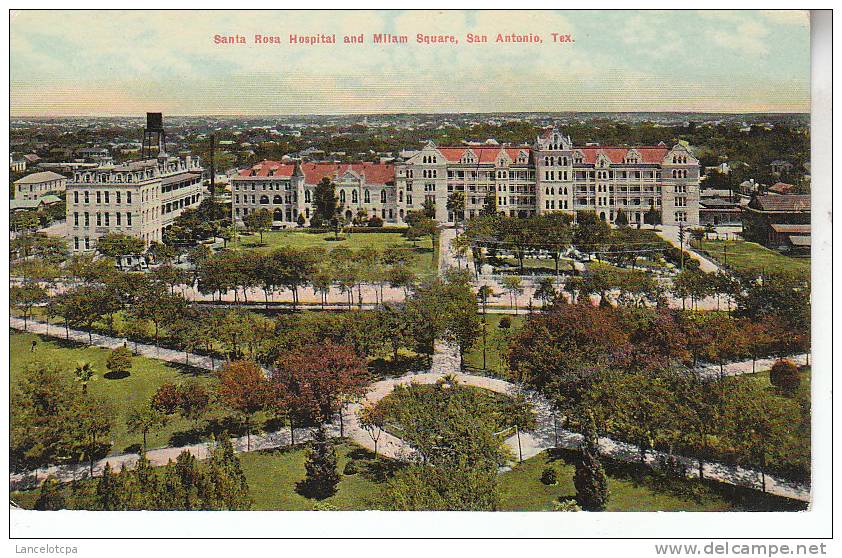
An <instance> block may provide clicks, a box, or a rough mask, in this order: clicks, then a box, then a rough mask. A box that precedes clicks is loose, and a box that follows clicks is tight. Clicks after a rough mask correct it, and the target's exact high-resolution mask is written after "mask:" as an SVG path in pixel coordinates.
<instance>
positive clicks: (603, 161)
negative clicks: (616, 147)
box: [594, 151, 611, 169]
mask: <svg viewBox="0 0 842 558" xmlns="http://www.w3.org/2000/svg"><path fill="white" fill-rule="evenodd" d="M594 166H595V167H596V168H598V169H607V168H608V167H610V166H611V159H609V158H608V156H607V155H606V154H605V153H604V152H602V151H600V152H599V154H598V155H597V156H596V162H595V163H594Z"/></svg>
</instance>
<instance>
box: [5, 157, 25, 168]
mask: <svg viewBox="0 0 842 558" xmlns="http://www.w3.org/2000/svg"><path fill="white" fill-rule="evenodd" d="M25 170H26V159H18V158H16V157H13V156H12V155H9V172H23V171H25Z"/></svg>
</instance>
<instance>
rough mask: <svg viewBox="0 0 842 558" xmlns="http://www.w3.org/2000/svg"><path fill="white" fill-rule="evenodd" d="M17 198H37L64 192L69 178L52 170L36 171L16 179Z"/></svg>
mask: <svg viewBox="0 0 842 558" xmlns="http://www.w3.org/2000/svg"><path fill="white" fill-rule="evenodd" d="M14 185H15V199H20V200H37V199H38V198H40V197H41V196H45V195H47V194H56V193H59V192H64V191H65V190H66V189H67V179H66V178H65V177H64V176H62V175H60V174H58V173H55V172H52V171H43V172H34V173H32V174H28V175H26V176H24V177H23V178H19V179H18V180H15V182H14Z"/></svg>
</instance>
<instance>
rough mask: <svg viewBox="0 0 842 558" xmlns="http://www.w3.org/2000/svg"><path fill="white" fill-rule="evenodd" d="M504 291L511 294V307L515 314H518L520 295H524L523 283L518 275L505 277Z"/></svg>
mask: <svg viewBox="0 0 842 558" xmlns="http://www.w3.org/2000/svg"><path fill="white" fill-rule="evenodd" d="M502 283H503V289H505V291H506V292H508V293H509V300H510V301H511V303H512V304H511V306H512V308H514V310H515V314H517V308H518V306H517V300H516V299H517V297H518V295H522V294H523V281H522V280H521V278H520V277H518V276H517V275H506V276H505V277H503V281H502Z"/></svg>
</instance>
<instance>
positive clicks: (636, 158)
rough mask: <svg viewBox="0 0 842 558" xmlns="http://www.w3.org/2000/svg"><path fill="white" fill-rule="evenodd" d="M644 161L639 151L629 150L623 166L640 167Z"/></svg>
mask: <svg viewBox="0 0 842 558" xmlns="http://www.w3.org/2000/svg"><path fill="white" fill-rule="evenodd" d="M642 160H643V157H641V156H640V153H639V152H638V150H637V149H634V148H632V149H629V150H628V151H627V152H626V156H625V157H623V164H626V165H639V164H640V162H641V161H642Z"/></svg>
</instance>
